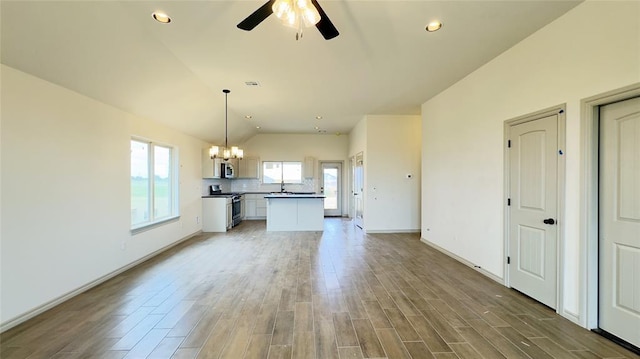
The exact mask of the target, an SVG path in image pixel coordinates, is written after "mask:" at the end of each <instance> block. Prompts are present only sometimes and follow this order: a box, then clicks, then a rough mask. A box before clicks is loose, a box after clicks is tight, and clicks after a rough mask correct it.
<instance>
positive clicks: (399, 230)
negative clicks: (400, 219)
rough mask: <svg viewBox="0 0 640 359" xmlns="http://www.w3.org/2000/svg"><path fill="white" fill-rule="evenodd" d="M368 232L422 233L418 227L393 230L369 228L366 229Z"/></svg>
mask: <svg viewBox="0 0 640 359" xmlns="http://www.w3.org/2000/svg"><path fill="white" fill-rule="evenodd" d="M366 233H367V234H371V233H382V234H384V233H420V228H417V229H391V230H381V231H378V230H375V229H374V230H369V229H367V231H366Z"/></svg>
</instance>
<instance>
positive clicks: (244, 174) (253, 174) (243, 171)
mask: <svg viewBox="0 0 640 359" xmlns="http://www.w3.org/2000/svg"><path fill="white" fill-rule="evenodd" d="M237 174H238V175H237V178H252V179H255V178H260V159H259V158H257V157H245V158H243V159H241V160H239V161H238V164H237Z"/></svg>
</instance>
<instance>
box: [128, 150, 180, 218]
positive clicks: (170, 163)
mask: <svg viewBox="0 0 640 359" xmlns="http://www.w3.org/2000/svg"><path fill="white" fill-rule="evenodd" d="M174 153H175V150H174V148H172V147H170V146H165V145H159V144H155V143H152V142H149V141H144V140H131V228H132V229H139V228H142V227H147V226H149V225H152V224H156V223H159V222H163V221H166V220H168V219H172V218H175V217H177V215H178V206H177V198H178V196H177V195H178V193H177V192H178V190H177V181H176V180H175V179H176V178H177V176H176V174H177V171H176V166H175V160H174Z"/></svg>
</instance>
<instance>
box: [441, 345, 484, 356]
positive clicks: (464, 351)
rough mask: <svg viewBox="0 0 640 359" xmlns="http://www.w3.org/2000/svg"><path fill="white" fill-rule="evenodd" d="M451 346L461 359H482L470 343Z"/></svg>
mask: <svg viewBox="0 0 640 359" xmlns="http://www.w3.org/2000/svg"><path fill="white" fill-rule="evenodd" d="M449 346H450V347H451V349H453V352H454V353H456V355H457V356H458V358H460V359H476V358H481V357H482V356H481V355H480V353H478V352H477V351H476V350H475V349H474V348H473V347H472V346H471V344H469V343H454V344H449Z"/></svg>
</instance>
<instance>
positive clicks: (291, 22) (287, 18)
mask: <svg viewBox="0 0 640 359" xmlns="http://www.w3.org/2000/svg"><path fill="white" fill-rule="evenodd" d="M304 3H306V4H307V5H308V3H309V1H308V0H307V1H300V0H269V1H267V2H266V3H265V4H264V5H262V6H260V7H259V8H258V9H257V10H256V11H254V12H253V13H252V14H251V15H249V16H248V17H247V18H246V19H244V20H242V21H241V22H240V23H239V24H238V28H239V29H242V30H246V31H251V30H253V28H254V27H256V26H258V25H259V24H260V23H261V22H262V21H264V19H266V18H267V17H269V15H271V14H272V13H274V11H276V16H278V17H279V18H280V19H282V20H283V22H284V23H285V25H287V26H291V27H296V28H298V33H297V34H296V39H298V38H299V36H300V37H301V36H302V24H303V20H304V23H305V24H306V25H307V26H310V24H309V23H308V21H307V20H308V19H306V18H305V16H306V15H307V13H306V9H302V10H300V9H299V8H297V7H298V6H299V5H298V4H303V5H302V6H304ZM310 3H311V4H312V5H313V7H315V9H311V8H312V7H309V8H310V9H311V11H313V10H317V11H315V16H316V20H315V26H316V28H317V29H318V31H320V34H322V36H323V37H324V38H325V40H330V39H333V38H334V37H336V36H338V35H340V33H339V32H338V30H337V29H336V27H335V26H333V23H332V22H331V20H329V17H328V16H327V14H326V13H325V12H324V10H322V8H321V7H320V4H318V1H316V0H310ZM274 4H275V6H274ZM281 5H285V7H287V6H289V8H288V9H283V8H282V7H280V6H281ZM286 11H289V12H288V13H285V12H286ZM294 11H295V13H294ZM318 18H319V20H318ZM312 24H313V23H312Z"/></svg>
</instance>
